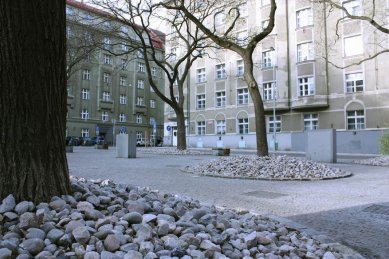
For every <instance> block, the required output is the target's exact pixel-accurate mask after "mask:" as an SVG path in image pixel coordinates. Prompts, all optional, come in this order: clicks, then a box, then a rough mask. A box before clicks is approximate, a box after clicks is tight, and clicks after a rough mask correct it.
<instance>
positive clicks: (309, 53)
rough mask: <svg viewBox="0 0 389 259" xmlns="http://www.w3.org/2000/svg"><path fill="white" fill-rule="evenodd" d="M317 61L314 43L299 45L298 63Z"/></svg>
mask: <svg viewBox="0 0 389 259" xmlns="http://www.w3.org/2000/svg"><path fill="white" fill-rule="evenodd" d="M314 59H315V47H314V45H313V42H312V41H308V42H301V43H299V44H297V62H305V61H312V60H314Z"/></svg>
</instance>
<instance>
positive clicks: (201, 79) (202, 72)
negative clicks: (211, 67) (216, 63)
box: [196, 67, 206, 83]
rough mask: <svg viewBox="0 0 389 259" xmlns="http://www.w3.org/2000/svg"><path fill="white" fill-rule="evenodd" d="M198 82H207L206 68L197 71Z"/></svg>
mask: <svg viewBox="0 0 389 259" xmlns="http://www.w3.org/2000/svg"><path fill="white" fill-rule="evenodd" d="M196 82H197V83H205V82H206V74H205V67H203V68H198V69H196Z"/></svg>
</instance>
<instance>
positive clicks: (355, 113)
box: [346, 110, 366, 130]
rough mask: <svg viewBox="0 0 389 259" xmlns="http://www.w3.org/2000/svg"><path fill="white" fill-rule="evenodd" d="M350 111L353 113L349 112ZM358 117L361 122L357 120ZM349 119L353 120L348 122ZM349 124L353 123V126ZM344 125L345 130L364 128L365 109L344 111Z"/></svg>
mask: <svg viewBox="0 0 389 259" xmlns="http://www.w3.org/2000/svg"><path fill="white" fill-rule="evenodd" d="M351 113H353V114H351ZM358 113H362V115H361V114H358ZM358 119H362V123H361V122H358ZM350 120H353V121H354V122H353V123H351V124H350ZM351 125H354V127H351ZM358 125H359V126H358ZM346 127H347V130H361V129H365V128H366V118H365V110H350V111H346Z"/></svg>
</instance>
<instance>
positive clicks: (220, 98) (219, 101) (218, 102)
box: [216, 91, 226, 107]
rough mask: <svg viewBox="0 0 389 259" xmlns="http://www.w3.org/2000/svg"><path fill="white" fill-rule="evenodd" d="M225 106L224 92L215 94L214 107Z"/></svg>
mask: <svg viewBox="0 0 389 259" xmlns="http://www.w3.org/2000/svg"><path fill="white" fill-rule="evenodd" d="M224 106H226V92H225V91H221V92H216V107H224Z"/></svg>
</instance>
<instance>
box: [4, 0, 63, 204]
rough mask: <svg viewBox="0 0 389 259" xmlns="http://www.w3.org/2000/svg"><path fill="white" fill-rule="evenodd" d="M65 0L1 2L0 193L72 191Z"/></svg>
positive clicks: (32, 196) (32, 195) (45, 195)
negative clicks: (67, 136)
mask: <svg viewBox="0 0 389 259" xmlns="http://www.w3.org/2000/svg"><path fill="white" fill-rule="evenodd" d="M65 24H66V19H65V0H59V1H50V0H45V1H27V2H26V1H22V0H15V1H1V2H0V92H1V95H0V121H1V123H0V199H2V198H4V197H5V196H6V195H8V194H13V195H14V197H15V198H16V200H17V201H22V200H31V201H35V202H41V201H48V200H49V199H50V198H51V197H52V196H55V195H57V196H59V195H62V194H68V193H70V181H69V175H68V165H67V160H66V154H65V123H66V68H65V67H66V57H65V55H66V46H65V42H66V39H65Z"/></svg>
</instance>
